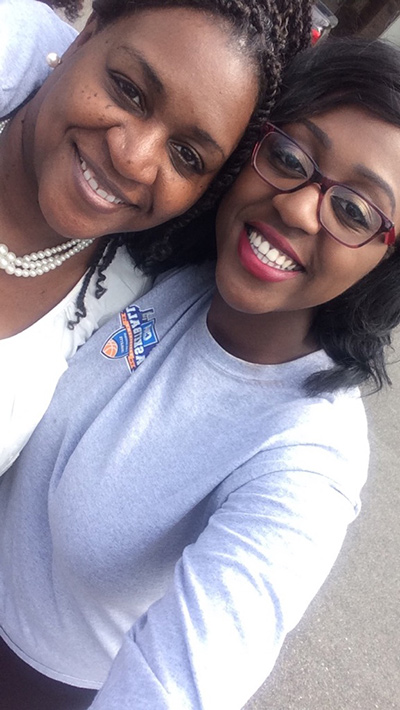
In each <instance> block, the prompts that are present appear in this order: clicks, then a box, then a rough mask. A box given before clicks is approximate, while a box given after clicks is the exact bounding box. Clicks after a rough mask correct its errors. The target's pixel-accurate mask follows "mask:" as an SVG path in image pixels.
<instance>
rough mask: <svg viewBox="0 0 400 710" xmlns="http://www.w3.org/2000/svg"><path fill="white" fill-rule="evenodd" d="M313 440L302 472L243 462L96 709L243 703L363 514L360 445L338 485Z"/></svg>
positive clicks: (210, 707) (123, 654)
mask: <svg viewBox="0 0 400 710" xmlns="http://www.w3.org/2000/svg"><path fill="white" fill-rule="evenodd" d="M293 448H294V447H293ZM312 448H313V447H312V446H307V447H302V446H299V450H298V453H299V455H300V460H301V459H303V462H304V463H306V462H307V461H308V464H309V468H308V470H307V468H306V467H305V468H304V470H295V469H293V470H286V471H276V472H274V473H270V474H267V475H263V476H261V477H258V478H257V477H256V476H257V469H258V468H259V467H260V468H263V454H261V455H260V456H259V457H256V459H257V466H256V465H255V463H253V464H250V467H254V470H253V471H251V472H250V474H251V477H253V480H250V482H249V483H247V484H246V485H243V486H241V487H240V488H238V489H237V490H236V491H234V492H233V493H231V494H230V495H228V497H227V498H226V500H225V501H224V502H223V504H222V505H221V506H220V507H219V508H218V509H217V510H216V512H215V513H214V514H213V515H212V516H211V518H210V520H209V523H208V525H207V527H206V529H205V530H204V531H203V533H202V534H201V535H200V536H199V538H198V540H197V541H196V542H195V544H193V545H190V546H188V547H187V548H186V549H185V551H184V553H183V555H182V558H181V559H180V560H179V562H178V564H177V566H176V569H175V574H174V584H173V587H172V588H171V589H170V590H169V592H168V593H167V594H166V595H165V596H164V597H163V598H162V599H161V600H160V601H159V602H157V603H155V604H153V605H152V607H150V609H149V610H148V612H147V614H145V615H144V616H143V617H142V618H141V619H139V621H138V622H137V623H136V624H135V626H134V627H133V629H132V630H131V632H130V633H129V634H128V635H127V637H126V640H125V642H124V644H123V646H122V649H121V651H120V652H119V654H118V656H117V657H116V660H115V661H114V664H113V666H112V669H111V672H110V674H109V677H108V680H107V681H106V683H105V684H104V686H103V689H102V690H101V691H100V692H99V694H98V696H97V698H96V700H95V701H94V703H93V705H92V706H91V708H92V709H93V710H128V709H129V710H130V709H131V708H134V709H135V710H148V708H152V710H164V709H165V710H221V708H227V710H228V709H229V710H239V709H240V708H242V707H243V705H244V704H245V702H247V700H248V699H249V698H250V697H251V696H252V695H253V693H254V692H255V691H256V690H257V688H258V687H259V686H260V685H261V684H262V682H263V681H264V680H265V678H266V677H267V676H268V674H269V673H270V671H271V670H272V668H273V666H274V663H275V661H276V659H277V656H278V654H279V651H280V648H281V645H282V643H283V641H284V638H285V636H286V634H287V633H288V632H289V631H290V630H291V629H292V628H293V627H294V626H295V625H296V624H297V623H298V621H299V620H300V618H301V617H302V615H303V614H304V612H305V610H306V608H307V606H308V604H309V603H310V602H311V600H312V599H313V597H314V596H315V594H316V593H317V591H318V589H319V587H320V586H321V584H322V583H323V581H324V580H325V578H326V576H327V575H328V573H329V571H330V569H331V567H332V565H333V563H334V562H335V559H336V557H337V554H338V552H339V550H340V547H341V545H342V542H343V539H344V536H345V533H346V529H347V526H348V524H349V523H350V522H351V521H352V520H353V519H354V517H355V515H356V513H357V511H358V492H359V489H360V487H361V485H362V483H363V480H364V476H365V471H366V457H367V452H366V456H365V457H361V459H363V460H361V461H360V466H359V467H356V469H355V470H353V471H352V470H351V467H350V466H347V465H346V463H344V468H343V469H342V471H343V475H342V481H345V480H346V479H348V484H347V483H345V484H344V485H342V486H341V485H340V484H339V485H338V481H337V480H332V479H330V478H329V477H328V476H325V475H323V474H322V473H319V472H318V470H317V468H316V467H315V463H316V462H317V461H319V463H320V465H321V469H320V470H321V471H323V470H325V464H328V465H327V470H332V464H333V465H334V464H335V463H336V467H337V469H338V470H340V468H341V467H342V465H343V461H342V460H341V459H340V456H338V455H335V453H334V452H332V451H329V450H320V451H318V449H320V448H321V447H318V446H316V447H315V449H316V450H314V451H313V450H312ZM306 449H308V451H306ZM332 456H333V459H334V460H333V461H332ZM296 458H298V457H296ZM335 458H336V461H335ZM329 462H330V464H331V465H329ZM264 463H267V466H266V469H267V470H268V468H269V466H268V460H267V461H266V462H265V461H264ZM347 463H349V462H347ZM357 469H358V470H357ZM258 474H259V471H258Z"/></svg>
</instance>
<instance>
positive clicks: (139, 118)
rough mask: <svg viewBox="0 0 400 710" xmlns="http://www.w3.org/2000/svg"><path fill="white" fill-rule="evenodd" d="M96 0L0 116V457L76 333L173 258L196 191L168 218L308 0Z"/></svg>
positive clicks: (22, 435) (221, 181)
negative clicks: (12, 108)
mask: <svg viewBox="0 0 400 710" xmlns="http://www.w3.org/2000/svg"><path fill="white" fill-rule="evenodd" d="M27 5H29V3H26V2H22V3H21V7H22V9H24V8H27ZM31 5H33V6H34V7H36V6H40V5H41V3H33V2H32V3H31ZM17 6H18V3H17V2H12V3H11V7H17ZM43 7H45V6H43ZM94 9H95V13H94V15H93V16H92V17H91V19H90V21H89V23H88V25H87V27H86V28H85V29H84V31H83V32H82V33H81V34H80V35H79V37H78V38H77V39H76V41H75V42H74V44H73V45H72V47H71V48H70V49H69V50H68V52H67V53H66V55H65V56H64V58H63V60H62V62H61V63H60V64H58V65H57V66H56V67H55V69H54V71H53V74H52V76H51V77H50V78H49V79H48V80H47V81H46V82H45V84H44V85H43V87H42V88H41V89H40V90H39V91H38V92H37V94H36V95H35V96H34V97H33V98H32V99H31V100H30V101H29V102H28V103H26V104H25V105H24V106H23V107H21V108H20V109H19V110H17V111H16V112H14V113H13V114H12V115H11V116H9V117H8V118H7V117H6V118H5V119H4V120H3V121H1V122H0V133H1V135H0V183H1V188H2V189H1V191H0V227H1V234H2V237H1V242H2V243H1V244H0V293H1V299H2V309H1V316H0V362H1V364H2V367H3V371H5V372H7V378H6V380H5V382H4V383H3V391H2V398H1V404H0V429H1V431H2V437H3V438H2V442H1V449H0V473H1V472H2V471H4V470H6V469H7V467H8V466H9V465H10V464H11V462H12V461H13V460H14V459H15V457H16V456H17V455H18V453H19V451H20V449H21V447H22V446H23V445H24V443H25V442H26V441H27V439H28V438H29V436H30V434H31V432H32V430H33V428H34V426H35V425H36V424H37V422H38V421H39V419H40V417H41V416H42V414H43V412H44V411H45V409H46V407H47V405H48V403H49V401H50V399H51V395H52V393H53V391H54V388H55V386H56V383H57V380H58V378H59V376H60V375H61V373H62V372H63V371H64V370H65V369H66V367H67V361H68V359H69V358H70V357H71V355H72V354H73V352H75V350H76V349H77V347H78V346H79V345H81V344H82V343H83V342H84V341H85V340H87V338H88V337H89V336H90V335H91V333H92V332H93V331H94V330H96V328H98V327H99V325H101V324H102V323H104V322H105V321H106V320H107V319H108V318H109V316H110V315H111V314H113V313H115V312H117V311H118V310H119V309H120V308H122V307H123V306H124V305H126V304H127V303H129V302H130V301H131V300H132V299H135V298H136V297H138V296H140V295H141V294H143V293H144V292H145V291H146V290H148V288H149V287H150V286H151V283H152V276H153V275H154V274H155V273H158V272H159V271H160V270H162V269H165V268H167V266H166V265H167V263H168V264H169V265H171V264H173V263H178V261H179V260H184V259H185V256H184V250H185V248H186V249H189V250H190V245H191V240H190V238H189V239H186V238H185V240H183V239H181V237H180V235H179V232H178V231H177V230H176V227H177V226H178V225H177V224H176V222H174V218H176V217H177V215H182V213H184V212H185V211H187V210H189V208H191V207H192V205H193V204H194V203H196V205H195V207H194V208H193V209H192V210H189V212H187V214H186V215H185V217H180V218H179V220H178V224H183V223H184V222H185V221H188V220H190V217H191V216H193V215H198V214H200V213H201V211H202V210H204V209H205V208H206V207H209V206H210V205H211V204H212V203H213V202H214V201H215V200H216V199H217V197H218V196H219V195H220V194H221V192H222V191H223V190H224V189H225V188H226V187H227V185H228V184H229V182H230V181H232V179H233V177H234V175H235V174H236V172H237V170H238V169H239V167H240V165H241V164H242V162H243V160H244V159H245V157H246V156H247V155H248V152H249V149H250V145H251V142H252V138H251V136H252V135H253V134H254V131H255V129H256V128H257V126H259V124H260V121H261V119H262V117H263V116H265V113H266V111H268V109H269V107H270V105H271V103H272V101H273V98H274V96H275V93H276V90H277V86H278V83H279V78H280V72H281V69H282V66H283V64H284V63H285V61H286V59H287V58H288V57H289V56H291V55H292V54H293V53H294V52H296V51H297V50H298V49H299V48H301V47H302V46H303V45H304V44H305V43H306V40H307V39H308V19H307V18H308V9H309V2H308V0H293V1H292V2H285V3H283V4H282V3H275V2H274V1H273V0H252V2H251V3H248V2H246V3H244V2H242V0H235V1H234V2H226V0H218V1H217V2H216V1H215V0H202V1H201V2H197V1H194V0H193V1H191V0H187V1H185V2H178V1H177V0H171V1H170V2H167V3H166V2H162V1H161V0H136V1H135V2H128V0H123V1H121V2H118V3H116V2H111V1H110V0H97V2H95V3H94ZM45 10H46V11H48V12H50V10H49V9H48V8H47V7H45ZM303 19H304V22H303ZM45 26H46V25H45ZM45 26H44V27H45ZM47 48H48V47H46V49H47ZM18 58H19V57H18V55H15V57H14V61H15V63H16V64H18ZM22 61H23V62H24V57H23V56H22ZM194 77H195V80H194ZM28 79H29V78H28ZM14 81H15V80H14ZM27 88H28V87H27V85H26V81H25V80H24V89H25V90H27ZM249 121H250V127H249V129H248V130H247V132H245V131H246V126H247V124H248V123H249ZM244 132H245V135H244V136H243V133H244ZM231 154H232V155H231ZM229 156H230V157H229ZM226 161H227V162H226ZM225 162H226V166H225V167H223V165H224V163H225ZM205 192H206V194H205V195H204V193H205ZM164 222H168V223H169V226H168V229H166V230H164V229H163V230H160V231H159V232H158V233H157V234H154V233H152V235H151V237H150V236H149V235H148V233H147V232H146V231H144V230H148V229H149V228H150V227H154V226H155V225H158V224H161V223H164ZM138 230H140V231H141V235H138V234H135V236H134V237H132V235H131V234H130V233H131V232H132V231H135V232H137V231H138ZM128 251H129V252H130V253H131V254H133V256H134V258H135V262H136V263H137V264H139V265H140V266H141V267H145V266H146V268H147V275H144V273H143V271H140V270H139V269H134V265H133V264H132V261H131V259H130V256H129V254H128ZM167 258H169V261H168V262H167V261H166V259H167ZM160 262H162V263H160ZM92 277H93V278H92ZM105 277H107V279H106V280H105ZM27 353H29V365H27Z"/></svg>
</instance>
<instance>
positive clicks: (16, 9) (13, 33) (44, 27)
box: [0, 0, 77, 116]
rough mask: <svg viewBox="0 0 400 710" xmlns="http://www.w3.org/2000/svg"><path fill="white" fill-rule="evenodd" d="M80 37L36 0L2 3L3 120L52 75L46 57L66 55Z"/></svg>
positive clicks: (0, 86)
mask: <svg viewBox="0 0 400 710" xmlns="http://www.w3.org/2000/svg"><path fill="white" fill-rule="evenodd" d="M76 36H77V32H76V30H75V29H74V28H73V27H71V26H70V25H68V24H67V23H66V22H63V21H62V20H61V19H60V18H59V17H58V16H57V15H56V13H55V12H53V10H51V8H50V7H48V6H47V5H45V4H44V3H42V2H36V0H1V2H0V75H1V81H0V116H6V115H7V114H8V113H10V112H11V111H13V110H14V109H15V108H17V107H18V106H19V105H20V104H21V103H22V102H23V101H24V100H25V99H26V98H27V97H28V96H29V94H30V93H31V92H32V91H34V90H35V89H36V88H38V87H39V86H40V85H41V84H42V83H43V81H44V80H45V78H46V76H47V75H48V73H49V71H50V70H49V67H48V65H47V63H46V56H47V54H48V53H49V52H57V53H58V54H60V55H61V54H63V53H64V52H65V50H66V49H67V48H68V47H69V45H70V44H71V42H72V41H73V40H74V39H75V37H76Z"/></svg>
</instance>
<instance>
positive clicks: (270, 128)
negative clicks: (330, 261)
mask: <svg viewBox="0 0 400 710" xmlns="http://www.w3.org/2000/svg"><path fill="white" fill-rule="evenodd" d="M263 130H264V135H263V136H262V138H260V140H258V141H257V143H256V144H255V146H254V148H253V152H252V155H251V166H252V168H254V170H255V171H256V173H257V175H258V176H259V177H260V178H261V180H263V181H264V182H265V183H267V185H270V187H273V188H274V190H276V191H277V192H278V193H291V192H297V191H298V190H302V189H303V187H306V186H307V185H312V184H317V185H319V186H320V188H321V189H320V194H319V199H318V207H317V210H318V211H317V216H318V220H319V223H320V225H321V227H322V228H323V229H325V231H326V232H328V234H329V235H330V236H331V237H332V239H334V240H335V241H337V242H339V244H343V246H345V247H348V248H349V249H359V248H360V247H363V246H365V244H369V242H372V240H373V239H376V237H379V236H380V235H384V243H385V244H387V245H388V246H391V245H392V244H394V243H395V241H396V233H395V229H394V223H393V222H392V221H391V220H390V219H389V218H388V217H387V216H386V215H385V214H384V212H382V210H380V209H379V207H377V206H376V205H375V204H374V203H373V202H371V200H368V199H367V198H366V197H364V195H360V193H359V192H357V190H353V188H352V187H348V186H347V185H344V184H343V183H342V182H337V181H336V180H330V179H329V178H327V177H325V175H323V174H322V173H321V171H320V170H319V168H318V165H317V164H316V162H315V160H313V159H312V157H311V155H309V154H308V153H307V151H306V150H304V148H303V147H302V146H301V145H300V144H299V143H297V141H295V140H294V139H293V138H292V137H291V136H288V134H287V133H285V132H284V131H282V130H281V129H280V128H277V126H274V124H273V123H266V124H265V126H264V129H263ZM271 133H280V134H281V135H282V136H285V138H287V139H288V140H289V141H291V142H292V143H294V144H295V145H296V146H297V147H298V148H299V149H300V150H301V151H302V152H303V153H304V154H305V155H306V156H307V158H308V159H309V160H310V162H311V164H312V165H313V166H314V172H313V174H312V175H311V177H310V178H308V180H306V181H305V182H303V183H302V184H301V185H297V187H292V188H290V189H289V190H282V189H280V188H279V187H275V185H273V184H272V183H270V182H269V181H268V180H267V179H266V178H265V177H264V175H263V174H262V173H261V172H260V171H259V169H258V168H257V165H256V160H257V155H258V153H259V150H260V148H261V145H262V143H263V141H264V139H265V138H266V137H267V136H268V135H270V134H271ZM335 185H339V186H340V187H345V188H346V189H347V190H350V192H353V193H354V194H355V195H358V196H359V197H361V198H362V199H363V200H364V201H365V202H366V203H367V204H368V205H369V206H370V207H373V209H374V210H375V211H376V212H377V213H378V215H379V216H380V218H381V220H382V222H381V226H380V227H379V229H378V230H377V231H376V232H375V234H373V235H372V237H368V239H366V240H365V242H362V244H346V242H342V241H341V240H340V239H338V238H337V237H335V235H334V234H332V233H331V232H330V231H329V230H328V229H327V228H326V227H325V226H324V225H323V224H322V222H321V219H320V211H321V203H322V200H323V199H324V196H325V194H326V192H327V191H328V190H329V188H330V187H334V186H335Z"/></svg>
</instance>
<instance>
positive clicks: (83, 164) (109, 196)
mask: <svg viewBox="0 0 400 710" xmlns="http://www.w3.org/2000/svg"><path fill="white" fill-rule="evenodd" d="M75 154H76V161H75V170H74V174H75V179H76V182H77V184H78V189H79V192H80V193H81V194H82V196H84V198H85V201H86V202H88V203H89V204H90V205H92V207H94V208H95V209H96V211H100V212H104V213H110V212H115V211H116V210H121V209H124V208H126V207H133V208H136V207H137V205H134V204H132V203H129V202H128V201H127V200H126V199H125V196H124V195H122V194H121V193H120V191H119V190H117V189H115V190H114V188H113V186H112V185H111V184H110V183H109V181H107V180H106V178H104V176H103V175H101V174H100V173H99V171H96V169H95V168H92V167H91V166H89V165H88V163H87V160H85V158H84V157H82V156H81V155H80V153H79V152H78V151H77V150H76V151H75Z"/></svg>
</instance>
